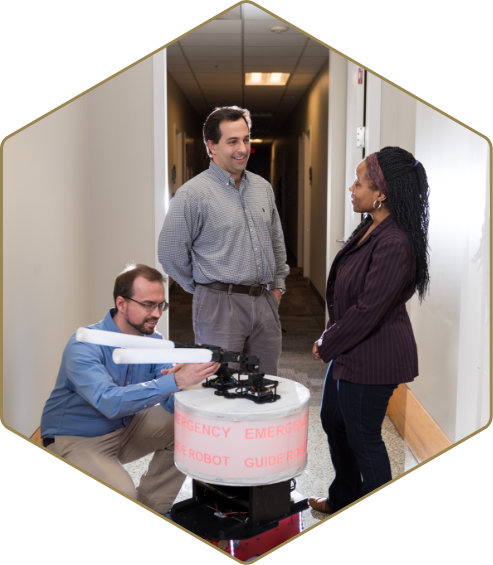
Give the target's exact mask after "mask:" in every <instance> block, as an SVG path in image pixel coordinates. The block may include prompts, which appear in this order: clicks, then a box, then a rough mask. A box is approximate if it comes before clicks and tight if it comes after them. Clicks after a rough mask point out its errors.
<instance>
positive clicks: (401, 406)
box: [387, 384, 452, 463]
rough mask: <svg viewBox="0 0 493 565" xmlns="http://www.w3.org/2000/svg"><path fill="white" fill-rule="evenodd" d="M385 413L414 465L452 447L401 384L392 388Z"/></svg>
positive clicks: (410, 393)
mask: <svg viewBox="0 0 493 565" xmlns="http://www.w3.org/2000/svg"><path fill="white" fill-rule="evenodd" d="M387 414H388V415H389V416H390V419H391V420H392V422H393V423H394V426H395V427H396V428H397V431H398V432H399V433H400V434H401V436H402V438H403V439H404V441H405V442H406V443H407V445H408V446H409V449H410V450H411V451H412V453H413V455H414V457H416V459H417V460H418V463H421V462H422V461H425V460H426V459H429V458H430V457H433V456H434V455H436V454H437V453H440V451H443V450H444V449H446V448H447V447H450V446H451V445H452V442H451V441H450V439H449V438H448V437H447V436H446V435H445V433H444V432H443V431H442V429H441V428H440V426H439V425H438V424H437V423H436V422H435V420H433V418H432V417H431V416H430V415H429V414H428V412H427V411H426V410H425V409H424V407H423V405H422V404H421V403H420V402H419V401H418V399H417V398H416V397H415V396H414V394H413V393H412V392H411V391H410V390H409V388H408V387H407V385H405V384H401V385H399V386H398V387H397V388H396V389H395V391H394V394H393V395H392V398H391V399H390V402H389V407H388V410H387Z"/></svg>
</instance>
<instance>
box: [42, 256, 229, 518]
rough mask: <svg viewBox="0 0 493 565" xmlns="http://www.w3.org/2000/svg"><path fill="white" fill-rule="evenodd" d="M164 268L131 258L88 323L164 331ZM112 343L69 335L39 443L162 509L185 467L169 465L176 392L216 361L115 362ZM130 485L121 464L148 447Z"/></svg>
mask: <svg viewBox="0 0 493 565" xmlns="http://www.w3.org/2000/svg"><path fill="white" fill-rule="evenodd" d="M163 282H164V278H163V276H162V274H161V273H160V272H159V271H157V270H156V269H153V268H151V267H148V266H146V265H130V266H128V267H127V268H126V269H125V271H123V272H122V273H120V275H118V277H117V278H116V281H115V287H114V291H113V296H114V300H115V308H111V309H110V310H109V312H108V313H107V314H106V316H105V317H104V319H103V320H102V321H101V322H98V323H97V324H94V325H92V326H89V327H90V328H94V329H98V330H104V331H110V332H121V333H124V334H131V335H139V336H142V335H144V336H147V337H148V338H149V339H163V336H162V335H161V334H160V333H159V332H156V331H155V327H156V324H157V323H158V321H159V318H160V317H161V315H162V313H163V311H164V310H166V308H167V307H168V304H167V302H166V300H165V297H164V285H163ZM114 349H115V348H114V347H106V346H101V345H94V344H89V343H83V342H79V341H77V340H76V339H75V334H74V335H72V337H71V338H70V340H69V342H68V344H67V346H66V347H65V350H64V352H63V356H62V362H61V366H60V370H59V373H58V377H57V380H56V384H55V388H54V390H53V392H52V393H51V395H50V397H49V398H48V400H47V402H46V405H45V407H44V410H43V415H42V417H41V436H42V438H43V445H44V446H45V447H47V448H48V449H50V450H52V451H53V452H54V453H56V454H58V455H60V456H61V457H63V458H64V459H67V460H68V461H70V462H71V463H74V464H75V465H77V466H78V467H80V468H82V469H84V470H85V471H87V472H88V473H91V474H92V475H94V476H95V477H97V478H98V479H101V480H102V481H104V482H106V483H108V484H109V485H111V486H112V487H115V488H117V489H118V490H120V491H121V492H123V493H124V494H126V495H128V496H130V497H132V498H135V499H137V500H138V501H139V502H142V503H143V504H145V505H147V506H149V507H150V508H152V509H153V510H156V511H157V512H160V513H162V514H164V513H166V512H167V511H168V510H169V508H170V507H171V505H172V504H173V501H174V500H175V498H176V495H177V494H178V491H179V490H180V488H181V486H182V484H183V481H184V479H185V477H184V475H183V474H182V473H180V472H179V471H178V469H177V468H176V467H175V465H174V417H173V412H174V396H173V393H175V392H178V391H179V390H181V389H183V388H186V387H187V386H191V385H193V384H196V383H199V382H201V381H202V380H203V379H205V378H207V377H210V376H211V375H213V374H215V372H216V371H217V369H218V368H219V364H218V363H195V364H181V365H177V366H176V367H174V368H173V367H172V365H169V364H162V365H150V364H147V365H140V364H139V365H117V364H115V363H114V362H113V359H112V353H113V350H114ZM153 452H154V456H153V458H152V460H151V462H150V464H149V469H148V471H147V472H146V473H144V475H143V476H142V477H141V480H140V484H139V486H138V487H137V488H135V486H134V483H133V481H132V478H131V477H130V475H129V474H128V473H127V471H126V470H125V468H124V467H123V466H122V464H124V463H129V462H131V461H135V460H136V459H140V458H141V457H143V456H145V455H147V454H149V453H153Z"/></svg>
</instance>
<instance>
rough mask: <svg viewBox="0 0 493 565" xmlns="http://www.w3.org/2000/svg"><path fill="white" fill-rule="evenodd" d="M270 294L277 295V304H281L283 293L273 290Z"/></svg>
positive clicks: (276, 289)
mask: <svg viewBox="0 0 493 565" xmlns="http://www.w3.org/2000/svg"><path fill="white" fill-rule="evenodd" d="M270 292H272V294H274V295H275V297H276V298H277V302H278V303H279V304H280V303H281V296H282V293H281V291H280V290H279V289H278V288H273V289H272V290H271V291H270Z"/></svg>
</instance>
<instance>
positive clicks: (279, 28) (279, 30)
mask: <svg viewBox="0 0 493 565" xmlns="http://www.w3.org/2000/svg"><path fill="white" fill-rule="evenodd" d="M288 29H289V28H288V27H287V26H272V27H271V28H270V30H271V32H272V33H284V32H285V31H288Z"/></svg>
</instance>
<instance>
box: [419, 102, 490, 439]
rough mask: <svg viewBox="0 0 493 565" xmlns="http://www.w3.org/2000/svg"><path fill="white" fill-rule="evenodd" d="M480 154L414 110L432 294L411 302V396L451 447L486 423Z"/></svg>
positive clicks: (470, 142) (443, 122)
mask: <svg viewBox="0 0 493 565" xmlns="http://www.w3.org/2000/svg"><path fill="white" fill-rule="evenodd" d="M487 154H488V145H487V142H486V141H485V140H484V139H482V138H481V137H479V136H478V135H476V134H474V133H472V132H471V131H469V130H467V129H466V128H464V127H462V126H460V125H458V124H456V123H455V122H453V121H452V120H450V119H449V118H446V117H444V116H442V115H441V114H440V113H438V112H436V111H435V110H432V109H431V108H428V107H427V106H425V105H423V104H421V103H417V108H416V151H415V155H416V158H417V159H419V160H421V161H422V162H423V164H424V166H425V167H426V171H427V174H428V180H429V184H430V187H431V193H430V209H431V212H430V217H431V220H430V248H431V251H430V262H431V267H430V276H431V287H430V294H429V296H427V297H426V300H425V301H424V302H423V304H422V305H421V306H420V305H419V304H418V300H417V298H416V297H414V298H413V299H412V302H411V321H412V324H413V328H414V332H415V336H416V341H417V344H418V354H419V368H420V376H419V377H418V378H417V379H416V381H415V382H414V383H412V384H411V385H410V388H411V390H412V391H413V393H414V394H415V395H416V396H417V397H418V399H419V400H420V402H421V403H422V404H423V405H424V407H425V408H426V409H427V410H428V412H429V413H430V414H431V415H432V416H433V418H434V419H435V420H436V421H437V423H438V424H439V425H440V426H441V428H442V429H443V431H444V432H445V433H446V434H447V435H448V436H449V438H450V439H451V440H452V441H458V440H460V439H461V438H463V437H465V436H467V435H468V434H470V433H472V432H473V431H476V430H477V429H479V428H480V427H481V426H482V425H484V424H485V423H486V421H485V405H484V401H485V399H484V398H483V392H484V388H485V387H484V381H485V379H487V378H488V375H489V366H488V358H489V355H487V354H486V351H489V318H488V315H487V312H488V310H489V304H488V293H489V277H488V274H489V253H488V252H487V251H488V237H489V213H488V211H489V200H488V199H487V194H488V189H489V183H488V180H489V179H488V170H487ZM488 411H489V410H488Z"/></svg>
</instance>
